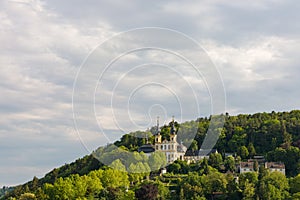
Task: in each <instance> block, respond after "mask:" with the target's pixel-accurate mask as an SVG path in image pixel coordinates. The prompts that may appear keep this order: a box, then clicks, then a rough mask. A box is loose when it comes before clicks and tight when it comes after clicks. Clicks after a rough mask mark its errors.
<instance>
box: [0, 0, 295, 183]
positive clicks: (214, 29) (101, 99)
mask: <svg viewBox="0 0 300 200" xmlns="http://www.w3.org/2000/svg"><path fill="white" fill-rule="evenodd" d="M120 5H122V6H120ZM299 6H300V4H299V3H297V2H295V1H289V0H288V1H283V0H264V1H261V0H255V1H251V2H250V1H248V0H247V1H238V0H235V1H231V2H228V1H223V0H215V1H208V0H205V1H197V2H195V1H193V2H178V1H164V2H153V1H149V2H146V1H132V2H130V3H128V2H127V3H126V5H125V4H124V3H123V2H121V1H119V0H113V1H110V2H106V3H103V2H101V1H94V2H91V1H88V2H82V1H76V0H74V1H73V0H72V1H67V0H66V1H58V0H51V1H39V0H15V1H1V2H0V43H1V46H0V93H1V98H0V110H1V113H0V126H1V129H0V138H1V140H0V150H1V151H0V157H2V158H7V155H9V157H8V158H7V160H6V161H4V163H2V162H1V163H0V165H1V167H2V169H1V170H0V171H3V172H7V171H8V170H12V172H16V171H18V170H22V174H21V175H20V177H22V179H18V177H17V175H10V176H7V174H14V173H5V174H4V173H2V174H0V179H1V180H2V181H3V182H2V183H0V185H1V184H5V185H6V184H16V183H19V182H20V181H26V180H30V179H31V178H32V177H33V176H34V175H36V174H38V175H42V174H43V173H45V172H46V171H47V170H49V169H51V168H52V167H54V166H56V167H57V166H59V165H61V164H63V163H65V162H68V161H71V160H73V159H75V158H77V157H79V156H81V155H84V154H86V153H87V152H86V151H85V149H84V147H83V146H82V145H81V144H80V141H79V138H78V135H77V133H76V131H75V130H74V128H73V121H72V117H73V116H72V107H71V106H72V105H71V96H72V86H73V80H74V77H75V75H76V72H77V70H78V68H79V66H80V64H81V63H82V61H83V60H84V59H85V58H86V56H87V55H88V53H89V52H90V51H91V50H92V49H93V48H95V47H96V46H97V45H99V44H100V43H101V42H103V41H105V40H106V39H107V38H109V37H110V36H112V35H114V34H115V32H116V31H124V30H127V29H129V28H136V27H144V26H161V27H167V28H173V29H176V30H178V31H182V32H184V33H186V34H188V35H190V36H192V37H194V38H195V39H196V40H198V41H200V42H201V44H202V45H203V46H204V47H205V48H206V49H207V50H208V53H209V55H210V56H211V57H212V59H213V61H214V62H215V63H216V64H217V67H218V68H219V70H220V73H221V75H222V78H223V80H224V83H225V88H226V91H227V97H228V111H230V112H234V113H240V112H256V111H269V110H273V109H274V110H285V109H286V110H288V109H293V108H299V106H300V105H299V102H298V101H297V100H298V99H299V98H300V96H299V92H298V89H297V85H299V79H298V77H297V75H298V74H299V73H300V70H299V67H298V65H299V58H298V57H299V56H298V52H299V50H300V45H299V31H300V27H299V23H298V21H299V20H298V19H299V14H298V11H299ZM138 38H139V37H134V38H131V41H132V45H133V46H134V44H135V42H139V41H135V39H138ZM144 38H147V34H146V35H144ZM160 39H161V40H157V44H159V43H163V42H165V43H167V42H168V45H166V46H168V47H173V48H175V49H176V50H178V51H179V50H181V52H182V53H183V54H188V55H189V56H190V58H195V57H197V56H198V57H197V58H198V59H197V60H198V61H199V63H201V62H202V61H203V58H204V57H205V55H204V56H203V55H195V54H193V52H190V51H189V50H190V49H189V45H186V46H184V45H185V43H182V41H181V40H176V41H174V40H173V37H172V36H171V35H164V37H161V38H160ZM166 41H167V42H166ZM114 45H121V43H119V42H117V43H116V44H114ZM99 52H100V53H101V54H100V55H101V56H103V57H107V56H111V55H113V54H112V53H113V52H110V51H107V49H103V50H102V51H99ZM99 52H98V53H99ZM96 53H97V52H96ZM94 58H95V60H92V61H91V63H92V64H95V63H96V64H97V58H98V57H97V56H95V57H94ZM94 61H96V62H94ZM93 62H94V63H93ZM149 62H156V63H159V64H165V65H168V66H169V67H170V68H163V67H162V66H157V67H156V68H155V67H153V66H152V67H149V68H141V69H140V70H135V71H134V72H133V73H131V74H128V75H127V76H126V77H125V78H124V79H122V80H121V81H120V83H119V85H118V87H117V88H116V91H115V92H114V93H112V89H113V88H114V86H115V84H116V82H117V80H118V79H119V78H120V76H121V75H122V74H124V73H125V72H126V71H127V70H128V69H131V68H132V67H133V66H137V65H139V64H144V63H149ZM205 62H207V60H205V59H204V61H203V62H202V63H201V64H203V63H205ZM95 66H96V67H98V68H99V66H97V65H95ZM172 69H173V71H172ZM174 70H175V71H174ZM201 70H203V71H202V72H203V73H204V74H209V72H210V71H209V69H205V68H204V67H203V68H201ZM176 72H180V73H176ZM91 73H92V72H91ZM86 75H87V76H86V77H85V78H84V79H83V80H82V82H80V83H86V85H80V88H79V89H84V87H86V86H89V84H92V85H93V88H92V89H93V90H94V87H95V84H94V83H95V82H92V81H94V80H89V77H90V74H88V73H87V74H86ZM98 76H99V74H97V73H96V74H94V76H92V77H98ZM104 78H105V79H103V80H104V81H105V85H101V87H99V90H97V91H96V93H95V95H96V100H97V101H96V106H97V107H96V111H97V113H96V114H97V115H96V116H94V110H93V106H91V100H93V95H94V94H93V93H90V92H89V91H86V92H85V93H84V92H83V93H82V97H81V98H80V99H78V100H79V101H77V102H76V103H78V104H79V106H81V107H80V109H79V113H75V114H82V115H80V116H78V117H79V119H80V120H82V122H81V123H80V124H79V126H80V128H82V132H81V133H82V134H83V135H82V137H83V139H84V141H85V142H86V144H87V145H88V147H89V148H90V149H92V148H94V147H97V145H98V144H99V143H101V141H105V142H106V140H103V135H101V133H100V134H99V128H98V126H97V121H96V118H99V119H100V122H101V124H102V126H103V127H105V128H106V129H107V130H105V133H107V134H108V135H109V136H110V138H111V139H112V140H114V139H116V138H117V137H118V136H119V133H117V132H116V130H117V127H116V126H115V124H114V122H113V121H112V118H111V109H110V106H111V105H110V97H111V95H112V94H114V95H115V96H114V98H115V99H114V100H115V102H114V103H115V104H114V106H113V109H114V112H116V113H117V115H118V116H117V117H118V120H120V121H123V120H125V119H128V108H127V106H128V105H127V102H128V98H129V95H130V92H131V91H132V89H134V88H136V87H137V86H139V85H141V84H142V83H145V82H147V81H152V82H159V83H163V85H165V86H166V87H168V88H170V89H172V90H173V91H175V93H176V95H177V96H178V97H180V98H181V103H182V105H183V107H184V109H183V112H185V113H184V115H182V116H185V118H184V119H183V120H185V119H192V118H195V117H196V116H194V115H193V114H194V112H189V111H190V110H192V109H194V107H193V106H194V105H195V104H194V96H193V95H192V91H191V90H190V88H189V87H190V86H189V84H188V83H190V84H191V85H192V86H193V89H195V92H196V93H197V95H198V98H199V100H200V102H201V103H200V104H199V107H200V111H201V114H204V115H206V114H207V113H208V114H209V113H211V108H210V100H211V99H210V98H211V97H210V94H209V91H208V89H207V88H206V85H205V84H211V83H213V80H214V79H213V77H206V78H210V79H211V80H205V79H204V78H205V77H201V76H198V75H197V76H196V75H195V74H194V70H193V69H192V68H190V66H189V65H187V63H186V62H184V61H183V60H181V59H180V58H178V57H176V56H174V55H169V54H168V53H162V52H159V51H140V52H136V53H132V54H130V55H126V56H125V57H124V58H122V59H120V60H119V61H118V62H116V63H115V65H113V67H112V70H110V71H108V74H106V75H105V77H104ZM195 86H197V88H195ZM209 86H211V85H209ZM282 96H289V97H290V98H291V99H292V100H289V101H288V102H287V101H285V99H284V98H282ZM133 97H134V98H133V99H132V100H133V102H134V104H131V105H129V106H131V110H129V111H131V114H132V117H133V120H135V122H137V124H139V125H141V126H145V125H147V123H146V122H151V117H152V118H153V119H154V118H155V115H156V113H160V115H165V112H166V113H168V115H170V114H169V113H172V114H171V115H173V114H174V115H175V116H176V117H178V116H181V113H180V110H179V108H178V102H176V98H174V96H172V94H171V93H170V91H169V90H166V89H163V88H160V87H153V86H152V87H145V88H142V90H139V91H138V92H137V93H136V95H135V96H133ZM293 99H294V100H293ZM92 103H93V102H92ZM155 105H162V106H163V108H160V107H159V106H156V107H155ZM75 106H76V105H75ZM90 106H91V107H90ZM152 106H154V108H153V107H152ZM76 108H77V107H76ZM86 108H88V109H86ZM151 109H152V110H151ZM164 109H165V110H164ZM148 112H150V113H148ZM145 113H146V114H145ZM87 115H91V116H88V117H86V116H87ZM164 118H167V117H164ZM165 120H166V119H165ZM145 121H146V122H145ZM121 125H122V126H123V127H125V129H126V130H129V129H130V128H132V126H129V125H134V124H132V123H130V122H128V121H126V123H124V124H121ZM20 152H21V153H20ZM61 152H65V153H63V154H62V153H61ZM20 154H21V155H20ZM28 163H30V164H28ZM39 169H41V170H39Z"/></svg>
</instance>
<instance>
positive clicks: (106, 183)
mask: <svg viewBox="0 0 300 200" xmlns="http://www.w3.org/2000/svg"><path fill="white" fill-rule="evenodd" d="M100 180H101V183H102V185H103V187H104V188H106V187H112V188H117V187H123V188H126V187H128V186H129V180H128V174H127V173H126V172H121V171H119V170H113V169H106V170H103V172H102V176H101V177H100Z"/></svg>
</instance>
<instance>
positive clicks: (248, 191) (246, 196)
mask: <svg viewBox="0 0 300 200" xmlns="http://www.w3.org/2000/svg"><path fill="white" fill-rule="evenodd" d="M254 196H255V185H254V184H253V183H249V181H248V180H246V182H245V186H244V189H243V200H251V199H254Z"/></svg>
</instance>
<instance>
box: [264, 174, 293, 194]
mask: <svg viewBox="0 0 300 200" xmlns="http://www.w3.org/2000/svg"><path fill="white" fill-rule="evenodd" d="M288 190H289V184H288V181H287V179H286V177H285V176H284V175H283V174H282V173H280V172H272V173H269V174H268V175H266V176H264V177H263V178H262V179H261V181H260V186H259V196H260V198H261V199H270V200H271V199H272V200H273V199H278V200H280V199H287V198H288V197H289V192H288Z"/></svg>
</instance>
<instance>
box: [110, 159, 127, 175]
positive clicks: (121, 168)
mask: <svg viewBox="0 0 300 200" xmlns="http://www.w3.org/2000/svg"><path fill="white" fill-rule="evenodd" d="M109 167H111V168H113V169H115V170H119V171H122V172H125V171H126V167H125V165H123V163H122V162H121V160H120V159H117V160H115V161H113V162H112V163H111V164H110V165H109Z"/></svg>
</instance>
